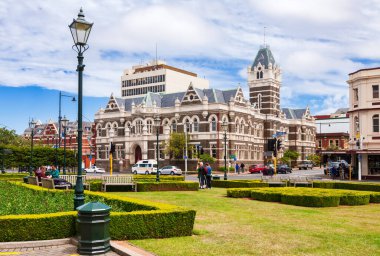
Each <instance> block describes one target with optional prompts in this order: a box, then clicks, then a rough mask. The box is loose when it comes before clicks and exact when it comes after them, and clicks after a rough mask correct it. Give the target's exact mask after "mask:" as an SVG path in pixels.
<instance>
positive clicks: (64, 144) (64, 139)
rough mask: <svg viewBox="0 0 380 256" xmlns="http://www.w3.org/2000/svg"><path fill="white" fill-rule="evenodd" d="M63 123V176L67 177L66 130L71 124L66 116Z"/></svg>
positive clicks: (62, 120)
mask: <svg viewBox="0 0 380 256" xmlns="http://www.w3.org/2000/svg"><path fill="white" fill-rule="evenodd" d="M61 122H62V126H63V174H64V175H66V128H67V125H68V124H69V120H68V119H67V118H66V116H63V119H61Z"/></svg>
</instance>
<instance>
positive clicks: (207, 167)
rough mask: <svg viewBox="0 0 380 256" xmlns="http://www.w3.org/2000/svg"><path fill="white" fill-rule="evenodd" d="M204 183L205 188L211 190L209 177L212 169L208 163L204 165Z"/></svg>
mask: <svg viewBox="0 0 380 256" xmlns="http://www.w3.org/2000/svg"><path fill="white" fill-rule="evenodd" d="M206 170H207V174H206V183H207V188H208V189H211V177H212V168H211V166H210V164H209V163H206Z"/></svg>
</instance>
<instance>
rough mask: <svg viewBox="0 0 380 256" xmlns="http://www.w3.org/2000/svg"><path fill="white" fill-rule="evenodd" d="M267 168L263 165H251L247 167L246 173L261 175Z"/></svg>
mask: <svg viewBox="0 0 380 256" xmlns="http://www.w3.org/2000/svg"><path fill="white" fill-rule="evenodd" d="M266 168H267V167H266V166H265V165H263V164H253V165H251V166H250V167H249V169H248V171H249V172H250V173H261V172H263V171H264V170H265V169H266Z"/></svg>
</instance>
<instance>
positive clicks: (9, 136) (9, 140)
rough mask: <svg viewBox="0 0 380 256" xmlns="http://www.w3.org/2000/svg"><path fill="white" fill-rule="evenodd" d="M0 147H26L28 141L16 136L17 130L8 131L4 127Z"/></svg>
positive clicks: (0, 137) (0, 133)
mask: <svg viewBox="0 0 380 256" xmlns="http://www.w3.org/2000/svg"><path fill="white" fill-rule="evenodd" d="M0 145H14V146H25V145H27V141H26V140H25V139H24V138H23V137H21V136H20V135H17V134H16V131H15V130H8V129H6V128H4V127H2V128H0Z"/></svg>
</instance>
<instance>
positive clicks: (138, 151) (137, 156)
mask: <svg viewBox="0 0 380 256" xmlns="http://www.w3.org/2000/svg"><path fill="white" fill-rule="evenodd" d="M141 159H142V153H141V148H140V146H139V145H137V146H136V148H135V163H137V162H138V161H140V160H141Z"/></svg>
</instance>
